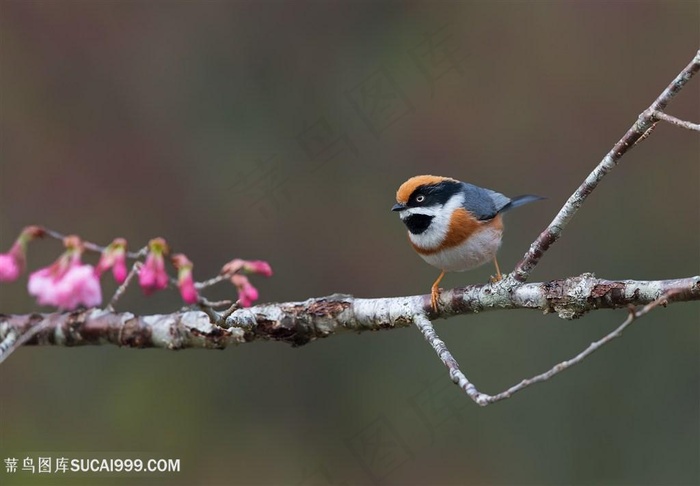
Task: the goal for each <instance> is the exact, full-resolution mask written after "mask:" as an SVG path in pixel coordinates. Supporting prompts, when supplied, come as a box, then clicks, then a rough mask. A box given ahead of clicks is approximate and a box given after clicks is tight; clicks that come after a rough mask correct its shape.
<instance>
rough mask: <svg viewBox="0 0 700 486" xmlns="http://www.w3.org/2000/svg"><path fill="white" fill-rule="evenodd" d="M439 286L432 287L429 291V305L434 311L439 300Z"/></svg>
mask: <svg viewBox="0 0 700 486" xmlns="http://www.w3.org/2000/svg"><path fill="white" fill-rule="evenodd" d="M441 291H442V289H441V288H437V287H435V288H433V289H432V290H431V292H430V306H431V307H432V308H433V311H434V312H437V311H438V303H439V302H440V292H441Z"/></svg>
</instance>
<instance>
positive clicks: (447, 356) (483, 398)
mask: <svg viewBox="0 0 700 486" xmlns="http://www.w3.org/2000/svg"><path fill="white" fill-rule="evenodd" d="M677 293H679V292H678V291H674V290H671V291H669V292H666V293H665V294H663V295H661V296H660V297H659V298H658V299H656V300H655V301H653V302H651V303H649V304H647V305H645V306H644V307H642V308H640V309H638V310H635V309H634V308H630V311H629V315H628V316H627V319H625V321H624V322H623V323H622V324H621V325H620V326H619V327H617V329H615V330H614V331H612V332H610V333H608V334H606V335H605V336H603V337H602V338H601V339H599V340H598V341H594V342H592V343H591V344H590V345H589V346H588V347H587V348H586V349H584V350H583V351H581V352H580V353H579V354H577V355H576V356H574V357H573V358H571V359H568V360H565V361H562V362H561V363H559V364H557V365H555V366H554V367H552V368H551V369H549V370H548V371H546V372H544V373H541V374H539V375H535V376H533V377H532V378H527V379H524V380H522V381H521V382H520V383H518V384H517V385H514V386H512V387H510V388H508V389H507V390H505V391H503V392H501V393H498V394H496V395H487V394H485V393H481V392H480V391H479V390H477V388H476V386H474V384H473V383H471V382H470V381H469V380H468V379H467V377H466V376H465V375H464V373H462V371H461V370H460V369H459V364H458V363H457V361H456V360H455V359H454V357H452V354H451V353H450V352H449V351H448V349H447V347H446V346H445V343H444V342H443V341H442V340H441V339H440V338H439V337H438V336H437V333H435V329H434V328H433V325H432V323H431V322H430V321H429V320H428V318H427V317H425V316H424V315H420V314H419V315H416V316H415V318H414V323H415V324H416V326H418V329H420V331H421V332H422V333H423V336H424V337H425V340H426V341H428V342H429V343H430V345H431V346H432V347H433V349H434V350H435V352H436V353H437V354H438V356H439V357H440V360H441V361H442V362H443V364H444V365H445V366H446V367H447V369H448V370H449V373H450V378H451V379H452V381H453V382H454V383H455V384H456V385H457V386H459V387H460V388H461V389H462V390H464V392H465V393H466V394H467V395H468V396H469V397H470V398H471V399H472V400H474V401H475V402H476V403H477V404H479V405H481V406H486V405H490V404H492V403H495V402H499V401H501V400H505V399H506V398H510V397H511V396H513V395H514V394H515V393H517V392H519V391H522V390H524V389H525V388H527V387H528V386H530V385H534V384H535V383H541V382H543V381H547V380H549V379H550V378H552V377H553V376H554V375H558V374H559V373H561V372H562V371H564V370H567V369H569V368H571V367H572V366H574V365H576V364H579V363H580V362H582V361H583V360H584V359H586V358H587V357H588V356H590V355H591V354H592V353H593V352H595V351H597V350H598V349H600V348H601V347H602V346H604V345H605V344H608V343H609V342H610V341H612V340H613V339H615V338H618V337H620V336H621V335H622V332H623V331H624V330H625V329H626V328H627V326H629V325H630V324H632V322H634V320H635V319H637V318H638V317H642V316H643V315H645V314H647V313H648V312H649V311H651V310H652V309H654V308H656V307H658V306H659V305H664V306H665V305H666V304H667V303H668V299H669V298H670V297H673V295H674V294H677Z"/></svg>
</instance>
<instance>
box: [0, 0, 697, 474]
mask: <svg viewBox="0 0 700 486" xmlns="http://www.w3.org/2000/svg"><path fill="white" fill-rule="evenodd" d="M699 26H700V7H699V4H698V3H697V2H694V1H664V2H590V3H589V2H553V3H547V2H532V3H524V2H517V3H515V2H480V3H479V2H442V3H437V2H419V1H417V2H405V3H399V2H395V3H373V2H271V1H270V2H234V1H210V2H145V1H132V2H116V1H114V2H110V1H99V2H98V1H91V2H81V1H40V2H39V1H9V0H1V1H0V36H1V37H0V97H1V98H0V137H1V146H0V147H1V152H0V164H1V165H0V251H6V249H7V248H9V246H10V245H11V243H12V241H13V239H14V238H15V236H16V234H17V233H18V232H19V231H20V229H21V228H22V227H23V226H24V225H27V224H43V225H46V226H48V227H50V228H53V229H55V230H57V231H61V232H65V233H76V234H79V235H80V236H81V237H83V238H85V239H88V240H90V241H94V242H97V243H101V244H106V243H108V242H110V241H111V240H112V238H114V237H117V236H123V237H125V238H127V239H128V241H129V242H130V244H131V246H132V248H136V247H140V246H142V245H144V244H145V243H146V242H147V241H148V240H149V239H150V238H152V237H155V236H163V237H165V238H166V239H167V240H168V241H169V242H170V244H171V245H172V247H173V248H174V249H175V250H176V251H182V252H185V253H186V254H187V255H188V256H189V257H190V258H191V259H192V260H193V261H194V262H195V276H196V277H198V278H199V279H204V278H207V277H209V276H212V275H214V274H216V272H217V271H218V269H219V268H220V266H221V265H222V264H223V263H224V262H226V261H228V260H230V259H232V258H234V257H241V258H252V259H265V260H268V261H269V262H270V263H271V264H272V266H273V268H274V270H275V275H274V277H272V278H270V279H264V278H255V277H253V283H254V284H255V285H256V286H257V287H258V289H259V290H260V293H261V301H289V300H301V299H305V298H308V297H313V296H322V295H328V294H331V293H334V292H344V293H351V294H354V295H356V296H361V297H380V296H399V295H410V294H416V293H426V292H427V291H428V289H429V287H430V285H431V283H432V282H433V280H434V278H435V277H436V275H437V271H436V270H435V269H434V268H432V267H430V266H428V265H427V264H425V263H424V262H422V261H421V260H420V259H419V258H418V257H417V256H416V255H415V254H414V253H413V252H412V250H411V248H410V247H409V245H408V244H407V242H406V236H405V230H404V227H403V225H402V224H401V223H400V222H399V220H398V218H397V217H396V214H393V213H391V212H390V211H389V208H390V207H391V205H392V204H393V202H394V201H393V198H394V192H395V190H396V188H397V187H398V186H399V184H400V183H401V182H403V181H404V180H405V179H407V178H408V177H410V176H412V175H416V174H420V173H435V174H440V175H447V176H452V177H455V178H458V179H462V180H467V181H470V182H473V183H476V184H479V185H482V186H485V187H489V188H493V189H496V190H498V191H501V192H504V193H505V194H508V195H517V194H522V193H534V194H541V195H544V196H547V197H548V200H547V201H545V202H543V203H538V204H537V205H532V206H527V207H525V208H522V209H519V210H518V211H514V212H513V213H511V214H509V215H508V216H507V218H506V226H507V233H506V237H505V240H504V245H503V248H502V250H501V253H500V262H501V265H502V266H503V267H505V269H510V268H512V267H513V265H514V264H515V263H516V262H517V260H518V259H519V258H520V257H521V256H522V254H523V253H524V252H525V250H526V249H527V248H528V246H529V244H530V242H531V241H532V240H533V239H534V238H535V237H536V236H537V234H538V233H539V231H541V230H542V229H543V228H544V226H545V225H546V224H547V223H549V221H550V220H551V218H552V217H553V216H554V215H555V214H556V211H557V210H558V209H559V207H560V206H561V204H562V203H563V202H564V201H565V199H566V198H567V197H568V196H569V194H570V193H571V192H572V191H573V190H574V189H575V188H576V187H577V186H578V185H579V184H580V182H581V181H582V179H583V178H584V177H585V176H586V175H587V174H588V173H589V171H590V170H591V169H592V168H593V167H594V166H595V164H597V163H598V161H599V160H600V159H601V158H602V157H603V155H604V154H605V153H606V152H607V151H608V150H609V149H610V148H611V147H612V145H613V144H614V143H615V142H616V141H617V140H618V139H619V138H620V136H622V134H623V133H624V132H625V131H626V130H627V129H628V127H629V126H630V125H631V124H632V123H633V121H634V120H635V118H636V117H637V115H638V114H639V113H640V112H641V111H642V110H644V109H645V108H646V107H647V106H648V105H649V104H650V103H651V102H652V100H653V99H654V98H655V97H656V96H657V95H658V94H659V93H660V92H661V90H662V89H663V88H664V87H665V86H666V85H667V84H668V82H669V81H670V80H671V79H672V78H673V77H674V76H675V75H676V74H677V73H678V72H679V71H680V70H681V69H682V68H683V67H684V66H685V65H686V64H687V63H688V62H689V61H690V59H691V58H692V56H693V55H694V53H695V52H696V50H697V48H698V45H699V43H700V27H699ZM699 83H700V79H694V80H693V81H692V82H691V84H690V85H689V86H688V88H687V89H686V90H685V91H683V92H682V93H681V94H680V95H679V96H678V97H677V98H676V99H675V100H674V101H673V102H672V104H671V106H670V108H669V112H670V113H671V114H674V115H676V116H679V117H681V118H685V119H690V120H694V121H698V120H700V106H699V105H700V90H699V89H698V86H700V84H699ZM699 149H700V143H699V139H698V136H697V134H694V133H691V132H688V131H685V130H682V129H678V128H675V127H671V126H669V125H665V124H661V125H659V126H658V127H657V129H656V130H655V132H654V133H653V134H652V136H651V137H650V138H649V139H648V140H647V141H645V142H644V143H643V144H642V145H640V146H638V147H636V148H635V149H634V150H633V151H631V152H630V153H629V154H628V155H627V156H626V157H625V158H624V159H623V162H622V164H621V166H620V167H618V168H617V169H616V170H615V171H614V172H613V173H611V174H610V175H609V176H608V177H607V178H606V179H605V180H604V181H603V183H602V184H601V185H600V187H599V188H598V190H596V192H595V193H593V195H592V196H591V197H590V199H589V201H588V202H587V204H586V205H585V207H584V208H583V210H582V211H581V212H580V213H579V214H578V215H577V216H576V218H575V220H574V221H573V222H572V224H571V226H570V227H569V228H568V229H567V230H566V232H565V234H564V237H563V238H562V239H561V240H560V241H559V242H558V243H557V244H556V245H555V246H554V247H553V248H552V249H551V251H550V252H548V253H547V254H546V256H545V257H544V259H543V260H542V262H541V264H540V265H539V267H537V269H536V271H535V273H534V275H533V277H532V278H533V281H540V280H546V279H552V278H559V277H564V276H570V275H578V274H580V273H582V272H594V273H596V274H597V275H598V276H600V277H605V278H611V279H621V278H630V279H663V278H673V277H682V276H691V275H694V274H698V272H699V271H700V268H699V267H700V250H699V248H700V231H699V229H700V228H699V226H700V214H699V211H700V209H699V208H700V195H699V194H700V191H698V185H699V183H700V167H699V164H698V153H699ZM60 251H61V250H60V245H59V244H58V242H55V241H41V242H37V243H36V244H33V245H32V247H31V249H30V255H29V265H30V267H31V268H38V267H39V266H43V265H45V264H48V263H50V262H51V261H52V260H53V259H54V258H56V256H57V255H58V254H59V253H60ZM91 258H92V257H91ZM92 261H94V258H93V259H92ZM491 272H492V269H491V268H490V267H484V268H481V269H478V270H476V271H473V272H469V273H464V274H451V275H449V276H448V277H447V278H446V279H445V280H444V285H445V286H446V287H452V286H458V285H465V284H468V283H475V282H484V281H485V280H487V279H488V276H489V275H490V273H491ZM113 288H114V286H113V285H112V284H111V283H107V284H105V294H109V292H111V291H112V290H113ZM25 289H26V275H25V276H24V277H23V278H22V279H21V280H20V281H19V282H17V283H14V284H11V285H3V286H2V287H0V303H1V305H0V311H2V312H4V313H26V312H31V311H34V310H39V309H38V308H37V306H36V305H35V304H34V303H33V301H32V300H31V299H30V298H28V296H27V295H26V290H25ZM207 295H208V296H209V297H210V298H212V299H217V298H233V297H235V291H234V289H233V288H231V287H229V286H227V285H221V286H219V287H217V288H215V289H213V290H212V291H211V292H209V293H208V294H207ZM179 307H180V301H179V298H178V296H177V295H176V292H172V291H171V292H162V293H160V294H158V295H155V296H153V297H151V298H149V299H146V298H144V297H143V296H142V295H141V293H140V291H138V289H136V288H132V289H130V290H129V291H128V292H127V295H126V296H125V297H124V298H123V300H122V301H121V303H120V304H119V310H123V311H126V310H128V311H132V312H135V313H167V312H171V311H174V310H176V309H178V308H179ZM699 309H700V306H698V305H697V304H678V305H674V306H671V307H669V308H667V309H659V310H656V311H654V313H653V314H651V315H649V316H647V317H645V318H644V319H643V320H641V321H639V322H638V323H635V324H634V325H633V326H632V327H631V328H630V329H629V331H628V332H627V333H626V334H625V336H624V338H623V339H620V340H618V341H616V342H614V343H613V344H611V345H609V346H607V347H605V348H603V349H602V350H601V351H599V352H598V353H596V354H595V355H594V356H593V357H591V358H590V359H589V360H588V361H586V362H585V363H584V364H583V365H581V366H578V367H576V368H574V369H572V370H570V371H567V372H566V373H565V374H564V375H561V376H559V377H557V378H555V379H553V380H551V381H549V382H547V383H545V384H542V385H538V386H537V387H533V388H530V389H528V390H526V391H524V392H523V393H521V394H519V395H517V396H516V397H514V398H513V399H511V400H508V401H506V402H502V403H499V404H497V405H494V406H491V407H488V408H486V409H481V408H479V407H477V406H475V405H474V404H473V403H472V402H471V401H470V400H469V399H468V398H466V397H465V396H463V394H462V393H461V392H460V391H459V390H458V389H457V388H456V387H455V386H453V385H452V384H451V382H450V381H449V379H448V377H447V374H446V372H445V370H444V368H443V366H442V364H441V363H440V362H439V360H438V359H437V358H436V356H435V353H434V352H433V350H432V349H431V348H430V347H429V346H428V345H426V343H425V342H424V341H423V338H422V337H421V335H420V333H419V332H417V331H416V330H415V329H402V330H395V331H391V332H382V333H374V334H363V335H349V336H343V337H333V338H331V339H328V340H324V341H322V342H315V343H312V344H310V345H309V346H306V347H303V348H299V349H292V348H290V347H287V346H285V345H282V344H279V343H272V342H269V343H255V344H250V345H246V346H240V347H238V348H234V349H228V350H226V351H223V352H218V351H201V350H190V351H183V352H177V353H175V352H168V351H163V350H130V349H118V348H116V347H111V346H105V347H92V348H74V349H67V348H63V349H61V348H49V347H45V348H24V349H21V350H19V351H18V352H17V353H15V354H14V355H13V356H12V357H11V358H10V359H9V360H8V361H7V362H5V363H4V364H3V365H2V367H1V368H0V389H1V392H0V420H1V425H0V456H2V458H3V459H4V458H6V457H17V458H20V459H21V458H23V457H26V456H30V457H38V456H39V455H48V456H50V457H59V456H69V457H97V458H103V457H120V458H125V457H132V458H134V457H140V458H147V457H158V458H179V459H180V460H181V464H182V471H181V472H180V473H178V474H156V475H151V476H147V475H119V474H112V475H107V474H102V475H83V476H76V475H70V476H66V477H61V476H58V475H51V476H49V477H46V476H44V477H42V476H39V475H36V474H35V475H33V476H32V475H31V474H30V473H27V472H22V471H20V472H18V473H15V474H14V475H10V474H7V473H6V472H5V471H4V465H1V466H2V468H0V469H2V471H1V472H0V482H2V483H3V484H261V485H267V484H299V485H306V484H340V485H353V484H415V485H424V484H697V483H698V482H700V470H699V466H698V457H699V454H700V443H699V436H700V418H699V417H700V394H699V393H698V392H699V384H700V366H699V364H700V363H699V362H698V348H699V345H700V331H699V330H698V316H699ZM41 310H47V309H41ZM624 318H625V312H624V311H617V312H611V311H600V312H595V313H593V314H590V315H588V316H586V317H585V318H583V319H581V320H578V321H574V322H564V321H561V320H559V319H558V318H556V317H554V316H542V315H540V314H539V313H535V312H524V311H517V312H494V313H486V314H482V315H470V316H464V317H461V318H455V319H451V320H449V321H446V322H439V323H437V330H438V332H439V333H440V335H441V337H442V338H444V340H445V341H446V342H447V344H448V346H449V347H450V349H451V351H452V352H453V354H454V355H455V357H456V358H457V359H458V360H459V361H460V363H461V365H462V368H463V370H464V371H465V372H466V373H467V375H468V376H469V378H470V379H472V380H473V381H474V382H475V383H476V384H477V386H478V387H480V388H481V389H483V390H484V391H485V392H487V393H495V392H498V391H501V390H502V389H504V388H505V387H507V386H509V385H512V384H514V383H515V382H517V381H519V380H520V379H522V378H523V377H526V376H530V375H532V374H535V373H538V372H541V371H544V370H545V369H548V368H549V367H550V366H551V365H553V364H554V363H556V362H559V361H561V360H563V359H566V358H568V357H570V356H572V355H573V354H575V353H577V352H579V351H580V350H581V349H583V348H584V347H585V346H587V345H588V343H590V342H591V341H593V340H595V339H597V338H599V337H600V336H602V335H603V334H605V333H606V332H608V331H609V330H611V329H612V328H613V327H614V326H616V325H618V324H619V323H620V322H621V321H622V320H623V319H624Z"/></svg>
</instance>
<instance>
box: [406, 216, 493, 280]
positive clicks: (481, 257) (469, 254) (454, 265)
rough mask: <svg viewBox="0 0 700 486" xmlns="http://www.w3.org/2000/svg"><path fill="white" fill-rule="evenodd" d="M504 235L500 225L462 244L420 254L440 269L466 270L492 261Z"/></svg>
mask: <svg viewBox="0 0 700 486" xmlns="http://www.w3.org/2000/svg"><path fill="white" fill-rule="evenodd" d="M502 236H503V230H502V229H501V228H499V227H493V228H485V229H483V230H481V231H479V232H478V233H477V234H473V235H472V236H471V237H470V238H469V239H468V240H467V241H465V242H464V243H462V244H461V245H458V246H454V247H452V248H446V249H444V250H441V251H439V252H436V253H431V254H428V255H424V254H421V255H420V256H421V258H423V260H425V261H426V262H428V263H430V264H431V265H433V266H434V267H437V268H439V269H440V270H445V271H446V272H464V271H466V270H471V269H473V268H476V267H479V266H481V265H483V264H484V263H487V262H490V261H492V260H493V259H494V257H495V256H496V253H497V252H498V248H499V247H500V246H501V237H502Z"/></svg>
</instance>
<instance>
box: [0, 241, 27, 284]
mask: <svg viewBox="0 0 700 486" xmlns="http://www.w3.org/2000/svg"><path fill="white" fill-rule="evenodd" d="M23 270H24V252H23V251H22V247H21V245H18V244H17V243H15V244H14V245H12V248H10V251H9V252H7V253H2V254H0V282H14V281H15V280H17V277H19V275H20V274H21V273H22V271H23Z"/></svg>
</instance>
